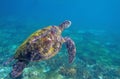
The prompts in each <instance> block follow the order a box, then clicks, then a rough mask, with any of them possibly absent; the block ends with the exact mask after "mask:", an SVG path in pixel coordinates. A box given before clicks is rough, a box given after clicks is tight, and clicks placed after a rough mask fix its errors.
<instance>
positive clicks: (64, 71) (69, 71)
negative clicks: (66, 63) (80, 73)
mask: <svg viewBox="0 0 120 79" xmlns="http://www.w3.org/2000/svg"><path fill="white" fill-rule="evenodd" d="M58 72H59V73H60V74H61V75H63V76H67V77H74V76H76V73H77V70H76V69H75V68H67V67H60V69H59V71H58Z"/></svg>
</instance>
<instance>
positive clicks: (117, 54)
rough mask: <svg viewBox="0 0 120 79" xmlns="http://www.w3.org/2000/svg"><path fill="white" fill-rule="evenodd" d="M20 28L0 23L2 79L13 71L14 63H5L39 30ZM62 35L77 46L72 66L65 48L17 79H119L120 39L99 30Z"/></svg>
mask: <svg viewBox="0 0 120 79" xmlns="http://www.w3.org/2000/svg"><path fill="white" fill-rule="evenodd" d="M2 23H3V22H2ZM17 25H18V24H17V23H16V24H13V23H9V25H8V24H6V22H5V23H3V24H0V79H5V77H6V76H7V75H8V74H9V72H10V71H11V69H12V63H11V64H10V65H8V66H3V65H2V63H3V62H4V61H6V60H7V59H8V58H10V57H12V56H13V55H14V52H15V50H16V48H17V47H18V46H19V45H20V44H21V43H22V42H23V41H24V40H25V39H26V38H27V36H29V35H30V34H31V33H32V32H34V31H35V30H36V29H37V28H38V27H37V28H34V27H32V26H31V27H29V26H28V25H25V24H23V25H19V27H17ZM22 26H23V27H22ZM24 26H26V28H25V27H24ZM31 28H34V29H31ZM63 36H69V37H71V38H72V39H73V40H74V41H75V44H76V48H77V53H76V58H75V60H74V62H73V63H72V64H69V63H68V56H67V50H66V48H65V45H63V46H62V49H61V50H60V51H59V53H58V54H57V55H56V56H55V57H53V58H51V59H49V60H46V61H41V62H32V63H30V64H29V65H28V67H27V68H25V69H24V71H23V74H22V76H20V77H19V78H16V79H120V42H119V41H118V40H119V39H120V38H119V36H115V35H111V34H109V33H107V32H105V31H98V30H90V31H84V30H77V31H76V30H75V31H70V30H69V29H68V30H66V31H64V33H63ZM113 36H114V37H113Z"/></svg>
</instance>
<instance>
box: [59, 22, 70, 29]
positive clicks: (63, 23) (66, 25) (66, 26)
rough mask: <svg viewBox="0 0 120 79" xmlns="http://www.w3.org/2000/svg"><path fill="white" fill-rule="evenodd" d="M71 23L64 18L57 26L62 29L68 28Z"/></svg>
mask: <svg viewBox="0 0 120 79" xmlns="http://www.w3.org/2000/svg"><path fill="white" fill-rule="evenodd" d="M70 25H71V21H69V20H65V21H64V22H62V23H61V24H60V25H59V28H60V29H61V30H64V29H65V28H69V27H70Z"/></svg>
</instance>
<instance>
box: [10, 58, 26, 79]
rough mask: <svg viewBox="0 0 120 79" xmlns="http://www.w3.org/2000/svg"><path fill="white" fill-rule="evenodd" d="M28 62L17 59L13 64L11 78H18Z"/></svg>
mask: <svg viewBox="0 0 120 79" xmlns="http://www.w3.org/2000/svg"><path fill="white" fill-rule="evenodd" d="M27 64H28V63H27V62H25V61H20V60H19V61H17V62H16V63H15V64H14V65H13V69H12V71H11V72H10V74H9V75H10V77H11V78H17V77H19V76H20V75H21V74H22V71H23V69H24V68H25V67H26V66H27Z"/></svg>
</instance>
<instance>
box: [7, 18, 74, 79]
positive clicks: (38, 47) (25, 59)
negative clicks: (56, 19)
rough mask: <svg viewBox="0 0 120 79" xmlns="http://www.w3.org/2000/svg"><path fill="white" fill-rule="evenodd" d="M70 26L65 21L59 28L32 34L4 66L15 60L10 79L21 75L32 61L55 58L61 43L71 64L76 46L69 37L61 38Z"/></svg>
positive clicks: (47, 28)
mask: <svg viewBox="0 0 120 79" xmlns="http://www.w3.org/2000/svg"><path fill="white" fill-rule="evenodd" d="M70 25H71V21H69V20H65V21H64V22H63V23H61V24H60V25H59V26H55V25H53V26H48V27H46V28H43V29H40V30H38V31H36V32H34V33H33V34H32V35H31V36H30V37H28V38H27V39H26V40H25V41H24V42H23V43H22V44H21V45H20V46H19V47H18V49H17V50H16V53H15V55H14V56H13V57H12V58H11V59H9V60H8V61H7V62H6V63H5V64H8V63H9V62H11V61H12V60H13V59H15V60H17V61H16V63H15V64H14V65H13V69H12V71H11V72H10V74H9V75H10V77H11V78H16V77H18V76H20V75H21V74H22V71H23V69H24V68H25V67H26V66H27V65H28V64H29V63H30V62H32V61H41V60H46V59H49V58H51V57H53V56H55V55H56V54H57V53H58V51H59V50H60V48H61V46H62V44H63V43H65V44H66V47H67V50H68V55H69V63H72V61H73V59H74V57H75V54H76V46H75V43H74V41H73V40H72V39H71V38H69V37H64V38H63V37H62V36H61V33H62V32H63V30H64V29H65V28H68V27H69V26H70Z"/></svg>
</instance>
